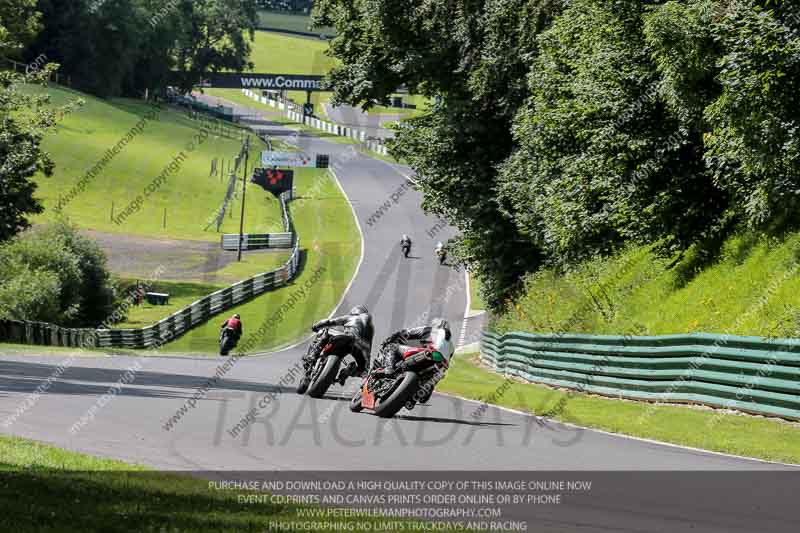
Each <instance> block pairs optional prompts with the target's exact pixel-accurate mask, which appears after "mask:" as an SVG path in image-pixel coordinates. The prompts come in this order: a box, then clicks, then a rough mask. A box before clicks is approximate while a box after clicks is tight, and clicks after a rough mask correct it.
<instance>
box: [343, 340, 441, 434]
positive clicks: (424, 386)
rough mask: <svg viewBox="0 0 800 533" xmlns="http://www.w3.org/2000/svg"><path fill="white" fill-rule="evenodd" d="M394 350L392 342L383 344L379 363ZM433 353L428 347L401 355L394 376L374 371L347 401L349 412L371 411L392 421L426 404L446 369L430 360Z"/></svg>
mask: <svg viewBox="0 0 800 533" xmlns="http://www.w3.org/2000/svg"><path fill="white" fill-rule="evenodd" d="M393 349H395V346H394V343H393V342H390V341H389V340H386V341H384V343H383V344H382V345H381V348H380V353H381V356H382V357H381V360H384V361H385V360H386V359H385V358H384V357H383V356H384V354H385V351H386V350H393ZM435 352H436V349H435V347H434V346H432V345H431V344H427V345H425V346H422V347H419V348H412V349H410V350H408V351H406V352H405V353H403V360H402V361H401V362H400V363H398V365H397V367H398V368H397V371H396V372H390V371H389V372H387V370H386V369H384V368H380V367H375V368H373V369H372V370H371V371H370V372H369V374H368V375H367V377H365V378H364V379H363V381H362V383H361V389H360V390H358V391H357V392H356V394H355V395H354V396H353V398H352V399H351V400H350V410H351V411H353V412H354V413H358V412H360V411H362V410H363V409H370V410H372V411H373V412H374V413H375V414H376V415H378V416H379V417H381V418H391V417H393V416H394V415H396V414H397V413H398V412H399V411H400V409H402V408H403V407H405V408H406V409H407V410H409V411H410V410H412V409H414V407H415V406H416V405H417V404H418V403H426V402H427V401H428V400H429V399H430V397H431V394H433V389H434V387H435V386H436V383H438V382H439V380H441V379H442V378H443V377H444V375H445V373H446V372H447V368H448V363H447V360H443V361H435V360H434V359H433V354H434V353H435Z"/></svg>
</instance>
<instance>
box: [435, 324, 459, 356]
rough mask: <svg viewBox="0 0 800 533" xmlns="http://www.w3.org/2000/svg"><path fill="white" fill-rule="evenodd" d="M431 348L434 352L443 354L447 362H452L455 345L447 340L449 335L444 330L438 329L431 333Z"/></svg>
mask: <svg viewBox="0 0 800 533" xmlns="http://www.w3.org/2000/svg"><path fill="white" fill-rule="evenodd" d="M431 346H432V347H433V349H434V350H436V351H437V352H439V353H440V354H442V357H443V358H444V359H445V361H447V362H450V358H452V357H453V352H454V351H455V348H454V347H453V343H452V342H450V341H449V340H447V333H446V332H445V330H443V329H436V330H433V331H432V332H431Z"/></svg>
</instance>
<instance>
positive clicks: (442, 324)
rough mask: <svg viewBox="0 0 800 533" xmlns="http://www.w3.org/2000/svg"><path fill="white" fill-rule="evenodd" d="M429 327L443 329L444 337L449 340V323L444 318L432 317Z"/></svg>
mask: <svg viewBox="0 0 800 533" xmlns="http://www.w3.org/2000/svg"><path fill="white" fill-rule="evenodd" d="M431 329H433V330H434V331H435V330H443V331H444V333H445V339H447V340H450V336H451V334H450V323H449V322H448V321H447V320H445V319H444V318H434V319H433V321H432V322H431Z"/></svg>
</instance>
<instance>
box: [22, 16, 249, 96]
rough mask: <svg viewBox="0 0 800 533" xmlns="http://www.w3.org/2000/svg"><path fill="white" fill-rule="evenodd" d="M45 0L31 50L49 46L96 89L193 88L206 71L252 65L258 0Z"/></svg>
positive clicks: (69, 72) (68, 70)
mask: <svg viewBox="0 0 800 533" xmlns="http://www.w3.org/2000/svg"><path fill="white" fill-rule="evenodd" d="M39 3H40V6H41V9H42V12H43V25H44V30H43V31H42V32H41V34H40V35H39V37H38V38H37V39H36V41H35V42H34V43H33V44H32V45H31V47H30V48H29V52H28V55H29V56H35V55H38V54H40V53H44V54H45V55H47V57H49V58H50V59H51V60H53V61H56V62H58V63H60V64H61V66H62V74H63V75H64V76H67V77H69V78H70V79H71V80H72V85H73V86H74V87H76V88H78V89H81V90H84V91H87V92H90V93H92V94H95V95H98V96H103V97H106V96H118V95H121V94H122V95H128V96H136V97H141V96H142V94H143V93H144V91H145V89H152V90H155V89H158V88H162V87H164V86H166V85H168V84H170V83H171V84H177V85H180V86H181V87H182V89H183V90H185V91H189V90H190V89H191V88H192V86H193V85H194V84H196V83H197V82H198V81H199V80H200V78H201V77H202V75H203V74H205V73H207V72H215V71H219V70H243V69H245V68H247V67H250V66H252V65H251V63H250V62H249V61H248V60H247V57H248V56H249V54H250V45H249V42H248V40H247V36H248V34H249V36H250V38H251V39H252V37H253V32H254V29H255V27H256V21H257V12H256V8H255V2H254V0H171V1H169V2H164V1H163V0H104V1H103V2H102V3H98V2H96V1H95V0H75V1H73V2H68V3H66V4H65V3H64V2H61V1H59V0H40V1H39ZM173 70H177V71H179V72H180V74H179V76H178V79H177V81H176V80H173V78H172V76H171V71H173Z"/></svg>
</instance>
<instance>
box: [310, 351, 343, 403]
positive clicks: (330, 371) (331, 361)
mask: <svg viewBox="0 0 800 533" xmlns="http://www.w3.org/2000/svg"><path fill="white" fill-rule="evenodd" d="M341 361H342V358H341V357H340V356H338V355H329V356H328V357H327V359H326V360H325V366H324V367H322V370H321V371H320V373H319V375H318V376H317V377H316V379H314V380H312V381H311V383H310V384H309V385H308V395H309V396H311V397H312V398H322V397H323V396H325V393H326V392H328V388H330V386H331V385H333V382H334V380H335V379H336V374H337V373H338V372H339V364H340V363H341Z"/></svg>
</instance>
